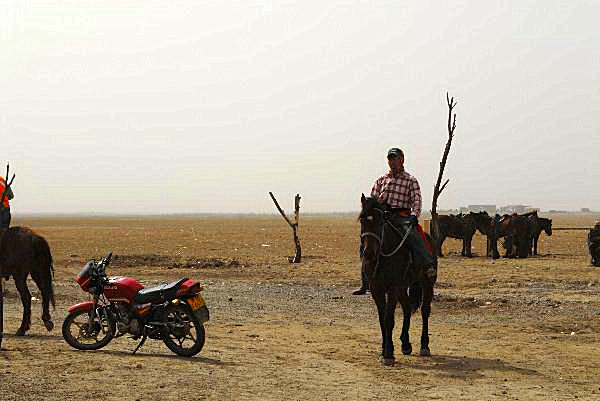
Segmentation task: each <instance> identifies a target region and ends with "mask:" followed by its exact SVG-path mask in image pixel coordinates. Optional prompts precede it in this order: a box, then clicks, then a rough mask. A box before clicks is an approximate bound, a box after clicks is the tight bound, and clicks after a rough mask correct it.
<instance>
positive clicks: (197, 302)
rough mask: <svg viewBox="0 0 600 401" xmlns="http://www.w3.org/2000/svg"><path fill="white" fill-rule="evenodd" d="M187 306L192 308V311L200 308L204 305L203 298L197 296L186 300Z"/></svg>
mask: <svg viewBox="0 0 600 401" xmlns="http://www.w3.org/2000/svg"><path fill="white" fill-rule="evenodd" d="M187 303H188V305H190V307H191V308H192V310H193V311H195V310H198V309H200V308H202V307H203V306H204V305H205V302H204V298H202V295H200V294H198V295H196V296H195V297H193V298H189V299H188V300H187Z"/></svg>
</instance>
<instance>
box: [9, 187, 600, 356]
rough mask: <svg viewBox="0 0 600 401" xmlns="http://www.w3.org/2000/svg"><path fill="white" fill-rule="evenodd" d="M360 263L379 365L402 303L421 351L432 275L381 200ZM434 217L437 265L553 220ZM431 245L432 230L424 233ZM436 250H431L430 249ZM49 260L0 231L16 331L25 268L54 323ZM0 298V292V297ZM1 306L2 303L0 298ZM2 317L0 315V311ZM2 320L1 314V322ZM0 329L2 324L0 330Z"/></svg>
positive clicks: (596, 258)
mask: <svg viewBox="0 0 600 401" xmlns="http://www.w3.org/2000/svg"><path fill="white" fill-rule="evenodd" d="M361 205H362V208H361V212H360V215H359V221H360V226H361V235H360V238H361V244H362V249H363V252H362V257H361V259H362V265H363V269H364V271H365V274H366V275H367V277H368V280H369V288H370V291H371V296H372V298H373V300H374V301H375V304H376V306H377V312H378V315H379V325H380V329H381V337H382V341H381V359H382V362H383V363H384V364H391V363H393V362H394V343H393V339H392V334H393V329H394V325H395V310H396V306H397V305H398V304H400V305H401V307H402V312H403V324H402V333H401V335H400V341H401V342H402V353H403V354H405V355H408V354H410V353H412V345H411V343H410V338H409V328H410V320H411V316H412V315H413V314H414V313H415V312H416V311H417V310H419V309H421V317H422V320H423V323H422V331H421V344H420V352H419V354H420V355H422V356H428V355H430V354H431V352H430V349H429V315H430V313H431V301H432V300H433V289H434V286H435V283H436V279H437V275H436V274H428V273H427V272H425V271H423V270H422V269H418V268H416V267H415V266H414V263H412V260H413V258H412V255H411V250H410V249H409V248H408V247H407V246H403V244H404V240H405V239H406V236H407V233H408V231H407V230H410V229H411V227H410V226H406V225H405V223H402V222H401V221H399V220H396V219H394V215H393V214H390V213H388V212H389V211H388V210H386V207H385V205H381V204H379V203H378V202H377V200H375V199H373V198H366V197H365V196H364V195H363V196H362V197H361ZM438 217H439V221H438V228H437V229H438V230H439V234H440V237H438V241H437V242H438V245H437V249H434V248H431V250H432V253H433V255H432V256H433V257H434V260H435V271H436V272H437V257H438V256H442V252H441V245H442V243H443V242H444V240H445V239H446V238H447V237H451V238H457V239H461V240H462V241H463V249H462V255H464V256H468V257H471V256H472V254H471V241H472V238H473V235H474V234H475V232H476V231H479V232H481V233H482V234H483V235H485V236H487V240H488V241H487V242H488V245H487V252H486V253H487V256H490V255H491V256H492V257H494V258H497V257H499V253H498V249H497V241H498V240H499V239H501V238H504V239H505V241H504V245H505V248H506V254H505V256H506V257H521V258H524V257H527V256H528V255H530V254H533V255H537V251H538V249H537V243H538V238H539V236H540V234H541V232H542V231H545V232H546V234H547V235H552V220H551V219H546V218H543V217H539V216H538V215H537V212H531V213H526V214H523V215H518V214H513V215H504V216H499V215H495V216H490V215H488V214H487V213H486V212H478V213H475V212H471V213H468V214H459V215H440V216H438ZM426 240H427V241H429V243H430V244H431V245H433V244H435V242H436V241H431V237H429V235H426ZM588 246H589V250H590V254H591V256H592V264H594V265H595V266H600V222H599V223H597V224H596V226H595V227H594V228H593V229H592V230H591V231H590V233H589V235H588ZM436 250H437V252H436ZM53 273H54V269H53V264H52V255H51V253H50V248H49V246H48V243H47V242H46V240H45V239H44V238H43V237H41V236H40V235H38V234H36V233H35V232H33V231H32V230H30V229H28V228H25V227H11V228H9V229H2V230H0V276H2V278H4V279H8V278H10V277H12V278H13V279H14V282H15V285H16V287H17V290H18V292H19V295H20V298H21V302H22V304H23V319H22V322H21V326H20V327H19V329H18V330H17V333H16V334H17V335H24V334H25V333H26V332H27V331H28V330H29V328H30V326H31V293H30V292H29V290H28V288H27V284H26V281H27V277H28V276H29V275H31V277H32V278H33V280H34V282H35V283H36V284H37V286H38V288H39V289H40V292H41V294H42V309H43V312H42V321H43V322H44V325H45V326H46V329H47V330H48V331H50V330H52V328H53V327H54V324H53V323H52V320H51V319H50V312H49V306H50V304H52V305H53V306H54V304H55V300H54V289H53V285H52V280H53ZM0 301H1V298H0ZM0 310H1V304H0ZM0 319H1V315H0ZM0 324H1V321H0ZM0 333H1V330H0Z"/></svg>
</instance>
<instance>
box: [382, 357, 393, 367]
mask: <svg viewBox="0 0 600 401" xmlns="http://www.w3.org/2000/svg"><path fill="white" fill-rule="evenodd" d="M394 363H396V358H383V359H382V360H381V364H382V365H383V366H392V365H393V364H394Z"/></svg>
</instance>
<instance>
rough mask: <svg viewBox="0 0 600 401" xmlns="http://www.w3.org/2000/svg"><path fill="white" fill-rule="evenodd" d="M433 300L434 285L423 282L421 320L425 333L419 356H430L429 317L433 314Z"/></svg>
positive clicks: (422, 337) (422, 333)
mask: <svg viewBox="0 0 600 401" xmlns="http://www.w3.org/2000/svg"><path fill="white" fill-rule="evenodd" d="M432 300H433V284H432V283H430V282H428V281H424V282H423V305H421V318H422V320H423V331H422V332H421V351H420V352H419V355H421V356H430V355H431V351H430V350H429V315H430V314H431V301H432Z"/></svg>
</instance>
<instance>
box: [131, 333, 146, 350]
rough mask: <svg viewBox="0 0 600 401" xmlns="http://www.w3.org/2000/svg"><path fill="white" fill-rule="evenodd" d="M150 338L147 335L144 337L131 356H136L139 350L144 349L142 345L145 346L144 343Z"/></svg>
mask: <svg viewBox="0 0 600 401" xmlns="http://www.w3.org/2000/svg"><path fill="white" fill-rule="evenodd" d="M147 338H148V336H147V335H146V334H144V337H142V341H140V343H139V344H138V345H137V347H135V349H134V350H133V352H132V353H131V355H135V353H136V352H137V350H138V349H140V348H142V345H144V343H145V342H146V339H147Z"/></svg>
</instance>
